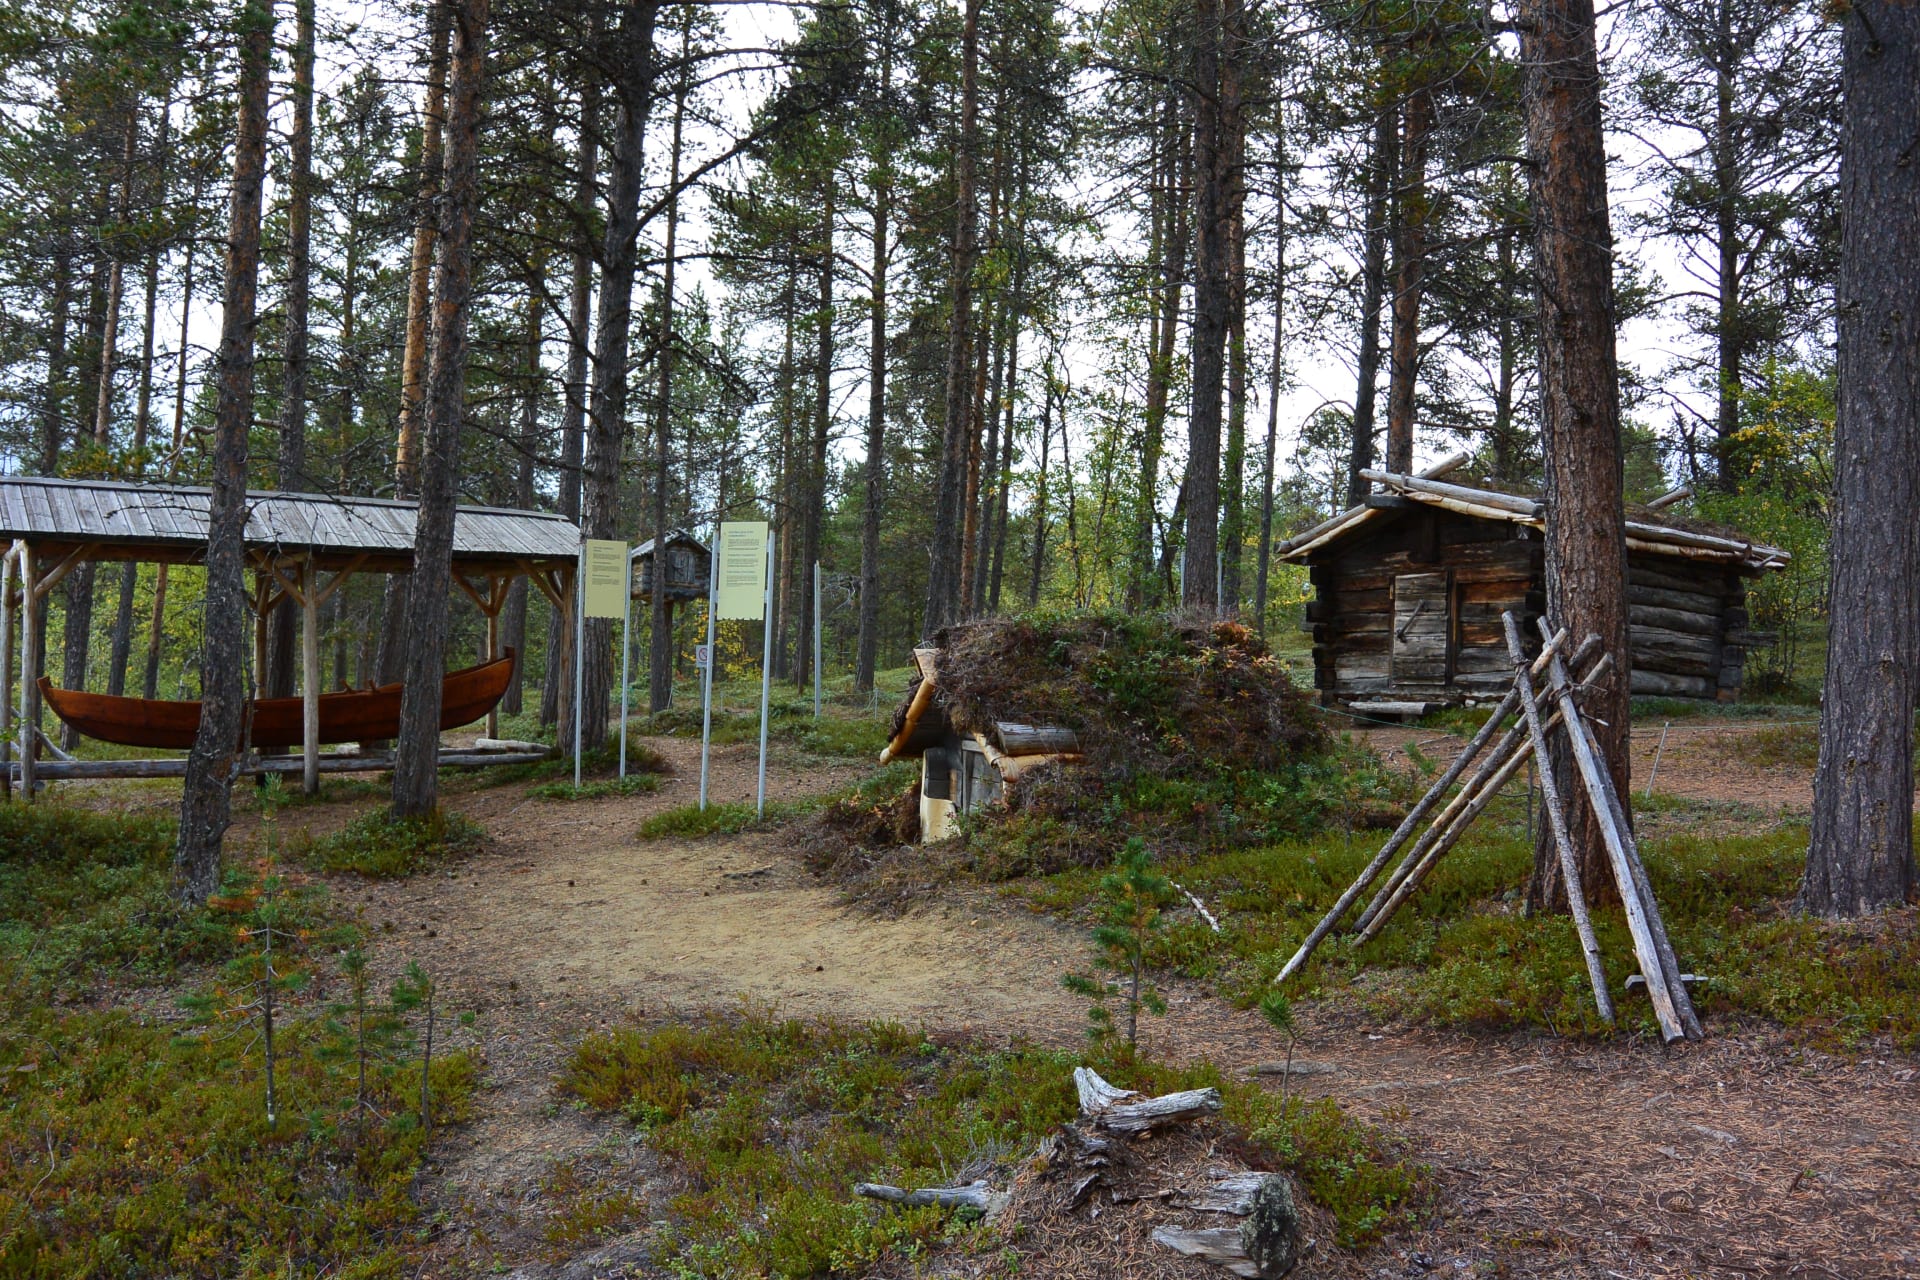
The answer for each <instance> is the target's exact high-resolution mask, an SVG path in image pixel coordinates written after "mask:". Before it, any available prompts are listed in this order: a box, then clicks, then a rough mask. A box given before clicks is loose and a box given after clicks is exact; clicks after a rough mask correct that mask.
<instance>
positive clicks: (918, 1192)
mask: <svg viewBox="0 0 1920 1280" xmlns="http://www.w3.org/2000/svg"><path fill="white" fill-rule="evenodd" d="M853 1194H855V1195H857V1196H865V1197H866V1198H867V1199H869V1200H884V1201H886V1202H887V1203H888V1204H897V1205H904V1206H906V1207H907V1208H910V1209H920V1208H926V1207H928V1206H935V1207H938V1208H941V1209H974V1210H977V1211H979V1212H980V1213H983V1214H986V1215H988V1216H989V1217H992V1216H997V1215H998V1214H999V1212H1000V1211H1001V1210H1002V1209H1004V1208H1006V1205H1007V1193H1006V1192H1004V1191H995V1190H994V1189H993V1188H992V1187H990V1186H988V1185H987V1184H986V1183H985V1182H984V1181H982V1182H970V1183H968V1184H967V1185H966V1186H964V1187H915V1188H913V1189H911V1190H909V1189H907V1188H905V1187H890V1186H888V1185H886V1184H885V1183H883V1182H862V1183H857V1184H856V1185H855V1186H854V1188H853Z"/></svg>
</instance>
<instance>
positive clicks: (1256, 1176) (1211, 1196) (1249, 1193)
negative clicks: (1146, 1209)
mask: <svg viewBox="0 0 1920 1280" xmlns="http://www.w3.org/2000/svg"><path fill="white" fill-rule="evenodd" d="M1272 1176H1273V1175H1272V1174H1270V1173H1235V1174H1230V1175H1228V1176H1227V1177H1224V1178H1215V1179H1214V1180H1213V1181H1212V1182H1209V1183H1208V1184H1207V1185H1206V1186H1204V1187H1202V1188H1200V1189H1199V1190H1198V1191H1185V1192H1176V1193H1174V1196H1173V1203H1174V1205H1175V1206H1176V1207H1178V1208H1181V1209H1192V1210H1194V1211H1196V1212H1198V1213H1231V1214H1235V1215H1237V1216H1239V1217H1242V1218H1244V1217H1246V1216H1247V1215H1248V1214H1249V1213H1252V1212H1253V1193H1254V1192H1256V1191H1258V1190H1259V1189H1260V1184H1261V1183H1263V1182H1265V1181H1266V1180H1267V1179H1268V1178H1270V1177H1272Z"/></svg>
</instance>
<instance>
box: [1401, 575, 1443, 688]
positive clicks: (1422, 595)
mask: <svg viewBox="0 0 1920 1280" xmlns="http://www.w3.org/2000/svg"><path fill="white" fill-rule="evenodd" d="M1450 578H1451V575H1450V574H1448V573H1447V572H1446V571H1445V570H1441V571H1440V572H1438V573H1403V574H1400V575H1398V576H1397V577H1395V578H1394V580H1393V645H1392V650H1391V652H1392V655H1393V667H1392V676H1393V681H1394V683H1395V684H1421V685H1441V684H1446V683H1447V681H1448V680H1449V679H1450V678H1451V677H1452V674H1453V663H1452V656H1453V655H1452V641H1453V617H1452V603H1453V590H1452V583H1451V581H1450Z"/></svg>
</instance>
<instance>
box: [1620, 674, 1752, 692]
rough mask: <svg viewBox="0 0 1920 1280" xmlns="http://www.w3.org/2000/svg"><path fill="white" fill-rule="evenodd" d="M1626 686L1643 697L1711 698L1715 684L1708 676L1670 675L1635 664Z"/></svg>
mask: <svg viewBox="0 0 1920 1280" xmlns="http://www.w3.org/2000/svg"><path fill="white" fill-rule="evenodd" d="M1735 670H1736V671H1737V670H1738V668H1735ZM1627 687H1628V689H1629V690H1630V691H1631V692H1633V693H1635V694H1638V695H1639V696H1641V697H1643V698H1711V697H1712V696H1713V692H1714V688H1715V685H1714V681H1713V679H1712V678H1711V677H1708V676H1681V675H1671V674H1669V673H1667V672H1664V671H1653V670H1650V669H1648V668H1646V667H1641V666H1635V667H1634V669H1633V672H1632V674H1631V675H1630V676H1629V677H1628V685H1627Z"/></svg>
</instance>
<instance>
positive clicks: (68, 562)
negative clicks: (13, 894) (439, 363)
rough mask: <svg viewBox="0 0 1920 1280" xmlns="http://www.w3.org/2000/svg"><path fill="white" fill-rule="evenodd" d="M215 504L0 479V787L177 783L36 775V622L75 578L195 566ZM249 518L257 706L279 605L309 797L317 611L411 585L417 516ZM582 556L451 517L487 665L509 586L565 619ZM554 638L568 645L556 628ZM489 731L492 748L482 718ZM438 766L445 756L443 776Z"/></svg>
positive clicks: (478, 513)
mask: <svg viewBox="0 0 1920 1280" xmlns="http://www.w3.org/2000/svg"><path fill="white" fill-rule="evenodd" d="M211 493H212V491H211V490H209V489H205V488H198V487H193V486H189V485H167V484H128V483H122V482H116V481H106V480H58V479H51V478H47V477H41V476H0V540H4V541H7V542H8V543H10V545H9V546H8V548H7V550H6V552H5V553H4V555H3V556H0V763H4V762H5V761H6V760H7V758H8V756H9V755H10V754H11V745H10V744H9V743H8V742H7V740H6V739H7V730H8V728H9V726H10V722H11V718H12V712H13V709H14V707H15V703H14V700H13V678H14V675H15V668H14V659H13V655H14V654H15V653H18V654H19V655H20V656H19V667H18V674H19V676H20V679H21V686H22V688H21V693H22V698H21V702H20V704H19V706H20V709H21V710H22V711H23V713H24V719H23V721H22V722H21V724H20V726H19V729H20V735H19V743H18V751H19V755H18V759H17V762H15V763H13V764H12V765H9V766H6V768H5V770H4V772H0V779H11V778H14V777H17V778H18V780H19V781H20V783H21V785H22V789H23V790H24V792H25V793H26V794H28V795H31V794H32V791H33V784H34V779H35V775H36V770H38V771H39V772H40V773H41V774H42V775H43V776H47V777H52V776H64V777H83V776H85V777H106V776H120V775H127V776H133V775H135V774H138V775H139V776H178V774H179V772H180V771H181V770H180V768H179V767H177V766H182V765H183V764H184V762H183V761H179V760H166V761H119V760H101V761H70V762H69V761H60V762H52V763H49V764H47V765H44V766H42V765H41V764H40V761H39V758H38V757H39V734H38V732H37V729H38V725H39V722H40V709H41V697H40V690H39V688H38V686H37V685H36V684H35V679H36V677H37V676H38V675H39V674H40V668H41V665H42V655H41V654H40V652H39V645H40V639H41V633H42V628H41V627H40V625H39V618H40V615H41V613H42V611H43V610H44V609H45V607H46V599H47V596H48V594H49V593H50V592H51V591H52V590H53V588H54V587H55V586H56V585H57V584H58V583H59V582H60V581H61V580H62V579H63V578H65V577H66V575H67V574H68V573H69V572H71V571H72V569H73V568H74V566H75V565H78V564H81V563H85V562H88V561H94V562H101V561H118V562H125V561H129V560H131V561H144V562H148V563H157V564H197V563H199V562H201V561H203V560H204V559H205V557H206V551H207V512H208V506H209V501H210V497H211ZM247 508H248V509H247V527H246V532H245V535H244V537H245V546H246V557H247V565H248V567H249V568H250V569H251V570H252V571H253V577H254V590H253V593H252V595H253V598H252V601H251V605H252V611H253V614H254V624H255V625H254V662H253V669H254V678H255V681H256V688H255V691H254V696H255V697H264V696H265V690H264V688H263V687H261V686H260V683H259V682H261V681H263V680H264V674H263V673H264V671H265V669H266V645H267V618H268V616H269V615H270V614H271V613H272V612H273V610H274V609H275V608H276V607H277V606H278V605H279V604H280V603H281V602H282V601H283V600H292V601H293V602H294V603H295V604H297V605H299V606H300V609H301V620H302V632H303V636H302V677H301V681H300V685H301V689H300V693H301V698H302V700H303V702H304V704H305V707H304V711H305V715H304V718H305V732H304V739H305V741H304V743H303V744H302V752H301V760H300V769H301V772H302V774H303V778H304V782H305V785H306V788H307V789H308V790H309V791H312V790H314V789H315V787H316V786H317V785H318V775H319V772H320V760H319V739H318V736H317V733H318V725H319V698H320V694H321V689H320V650H319V620H318V614H319V607H320V605H321V604H322V603H324V602H325V600H326V599H327V597H328V596H330V595H331V594H332V593H333V592H334V591H336V590H338V589H339V587H340V585H341V584H342V583H343V582H345V581H346V580H347V578H348V577H349V576H351V575H352V574H355V573H359V572H374V573H410V572H412V570H413V559H414V545H413V542H414V526H415V524H416V522H417V515H418V509H417V505H416V504H415V503H412V502H403V501H396V500H392V499H382V498H356V497H336V496H332V495H328V494H315V493H275V492H253V493H249V494H248V495H247ZM579 555H580V532H579V529H578V528H577V527H575V525H574V524H573V523H572V522H571V521H569V520H567V519H566V518H565V517H563V516H558V515H551V514H548V513H545V512H539V511H512V510H504V509H500V508H494V507H460V508H459V509H458V511H457V512H456V514H455V517H454V527H453V583H454V586H455V587H456V588H458V589H459V590H460V591H462V592H464V593H465V594H466V595H467V596H468V597H469V598H471V599H472V600H473V602H474V604H475V605H476V606H477V607H478V608H479V610H480V612H481V613H482V614H483V615H484V616H485V617H486V619H487V653H488V657H489V658H499V657H501V656H502V654H501V650H500V632H499V625H498V620H499V614H500V610H501V608H502V607H503V606H504V605H505V604H506V601H507V588H508V586H509V585H510V584H511V583H512V581H513V579H515V578H517V577H520V576H522V575H525V576H526V577H529V578H531V579H532V580H533V582H534V583H535V584H536V585H537V586H538V587H539V588H540V590H541V592H542V593H543V594H545V595H546V596H547V598H548V599H549V600H551V601H552V602H553V603H554V605H555V607H556V608H558V609H560V610H562V611H563V616H564V614H565V612H568V611H571V609H572V600H573V583H574V577H575V573H576V569H577V566H578V564H579ZM16 583H17V584H18V585H17V586H16V585H15V584H16ZM16 619H17V623H16ZM16 627H17V633H18V634H17V641H16ZM563 632H565V633H566V634H568V635H569V636H570V634H571V632H570V631H568V630H567V629H565V628H563ZM16 643H17V647H16ZM488 720H489V723H488V733H489V736H491V735H492V733H493V731H494V723H493V715H492V713H489V716H488ZM447 761H448V756H447V755H446V754H445V753H443V755H442V762H443V763H446V762H447ZM327 763H328V764H329V765H336V764H337V765H343V766H350V767H356V768H380V767H385V766H386V765H388V764H390V763H391V761H390V760H386V761H383V760H382V759H376V758H374V757H371V756H369V757H363V758H361V759H357V760H347V759H342V760H337V761H336V760H329V761H328V762H327ZM259 767H261V768H266V767H267V765H266V764H265V763H263V764H261V765H260V766H259Z"/></svg>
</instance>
